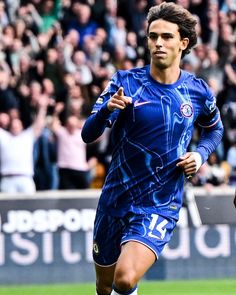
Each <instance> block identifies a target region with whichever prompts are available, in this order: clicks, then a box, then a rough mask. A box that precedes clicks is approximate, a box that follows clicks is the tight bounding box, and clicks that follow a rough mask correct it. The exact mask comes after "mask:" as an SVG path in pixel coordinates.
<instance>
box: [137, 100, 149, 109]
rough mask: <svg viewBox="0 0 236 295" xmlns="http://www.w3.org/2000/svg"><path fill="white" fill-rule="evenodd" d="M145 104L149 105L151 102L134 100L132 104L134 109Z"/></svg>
mask: <svg viewBox="0 0 236 295" xmlns="http://www.w3.org/2000/svg"><path fill="white" fill-rule="evenodd" d="M147 103H151V101H140V102H139V101H138V100H136V101H135V102H134V107H139V106H142V105H144V104H147Z"/></svg>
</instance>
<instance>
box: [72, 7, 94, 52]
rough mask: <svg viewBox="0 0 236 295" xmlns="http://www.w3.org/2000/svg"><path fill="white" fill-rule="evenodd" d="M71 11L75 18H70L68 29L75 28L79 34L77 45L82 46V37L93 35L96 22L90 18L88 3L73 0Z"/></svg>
mask: <svg viewBox="0 0 236 295" xmlns="http://www.w3.org/2000/svg"><path fill="white" fill-rule="evenodd" d="M72 7H73V13H74V14H75V16H76V18H75V19H73V20H71V22H70V23H69V25H68V28H67V29H68V31H70V30H71V29H75V30H77V31H78V33H79V35H80V39H79V44H78V45H79V46H80V47H81V46H83V42H84V37H85V36H87V35H95V32H96V29H97V23H96V22H95V21H94V20H93V19H92V18H91V7H90V6H89V5H88V4H81V3H79V2H75V3H73V4H72Z"/></svg>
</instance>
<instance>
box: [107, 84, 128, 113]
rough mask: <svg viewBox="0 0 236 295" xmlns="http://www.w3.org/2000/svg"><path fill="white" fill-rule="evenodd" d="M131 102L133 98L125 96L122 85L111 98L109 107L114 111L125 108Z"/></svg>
mask: <svg viewBox="0 0 236 295" xmlns="http://www.w3.org/2000/svg"><path fill="white" fill-rule="evenodd" d="M131 103H132V98H131V97H128V96H125V95H124V90H123V87H120V88H119V89H118V91H117V92H116V93H115V94H114V95H113V96H112V97H111V98H110V99H109V101H108V103H107V108H108V110H109V111H110V112H113V111H114V110H116V109H119V110H123V109H125V108H126V107H127V105H129V104H131Z"/></svg>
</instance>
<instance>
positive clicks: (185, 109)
mask: <svg viewBox="0 0 236 295" xmlns="http://www.w3.org/2000/svg"><path fill="white" fill-rule="evenodd" d="M180 111H181V113H182V115H183V116H184V117H185V118H191V117H192V116H193V106H192V105H191V104H190V103H186V102H185V103H183V104H182V105H181V107H180Z"/></svg>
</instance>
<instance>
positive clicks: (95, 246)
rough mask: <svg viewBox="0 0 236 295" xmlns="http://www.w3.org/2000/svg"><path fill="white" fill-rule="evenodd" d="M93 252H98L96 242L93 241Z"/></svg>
mask: <svg viewBox="0 0 236 295" xmlns="http://www.w3.org/2000/svg"><path fill="white" fill-rule="evenodd" d="M93 253H94V254H96V255H98V254H99V247H98V244H97V243H96V242H94V243H93Z"/></svg>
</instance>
